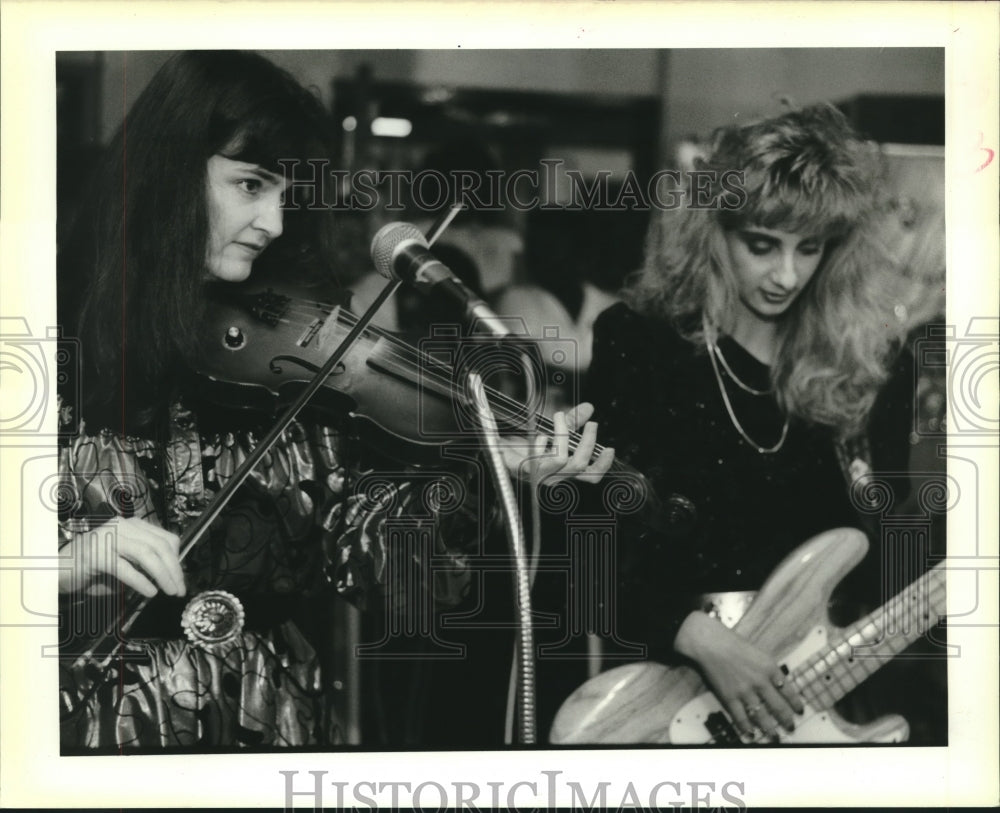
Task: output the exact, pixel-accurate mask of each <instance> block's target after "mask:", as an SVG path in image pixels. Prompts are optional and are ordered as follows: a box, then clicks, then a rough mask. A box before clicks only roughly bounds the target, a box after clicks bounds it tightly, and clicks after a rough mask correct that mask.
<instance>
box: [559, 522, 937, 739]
mask: <svg viewBox="0 0 1000 813" xmlns="http://www.w3.org/2000/svg"><path fill="white" fill-rule="evenodd" d="M866 550H867V541H866V539H865V537H864V535H863V534H861V533H860V532H859V531H856V530H852V529H837V530H834V531H829V532H827V533H825V534H821V535H820V536H817V537H814V538H813V539H811V540H810V541H808V542H806V543H805V544H804V545H802V546H801V547H799V548H798V549H797V550H795V551H794V552H793V553H792V554H791V555H789V556H788V557H787V558H786V559H785V560H784V561H783V562H782V563H781V564H780V565H779V566H778V568H777V569H776V570H775V571H774V572H773V573H772V575H771V576H770V578H769V579H768V580H767V582H766V583H765V584H764V586H763V587H762V589H761V591H760V593H759V594H758V595H757V596H756V597H755V598H754V600H753V602H752V603H751V604H750V606H749V608H748V609H747V611H746V613H745V614H744V615H743V617H742V618H741V619H740V620H739V621H738V622H737V624H736V625H735V626H734V628H733V629H734V630H735V631H736V632H737V633H739V634H740V635H742V636H743V637H745V638H747V639H748V640H750V641H752V642H753V643H754V644H756V645H757V646H758V647H759V648H760V649H762V650H763V651H765V652H768V653H770V654H772V655H773V656H774V657H775V658H776V660H777V662H778V663H780V664H782V665H783V666H784V667H786V669H787V670H788V674H789V679H791V680H793V681H794V682H795V685H796V687H797V688H798V689H799V691H800V693H801V694H802V696H803V699H804V700H805V705H806V710H805V713H804V714H802V715H797V717H796V726H795V731H794V732H786V731H784V730H782V731H781V732H780V734H779V735H778V738H777V740H768V739H764V738H763V735H762V734H761V735H760V738H759V739H757V740H756V741H755V742H758V743H764V744H766V743H775V742H780V743H788V744H796V743H830V744H837V743H841V744H846V743H876V742H879V743H885V742H902V741H905V740H906V739H907V737H908V736H909V726H908V725H907V723H906V721H905V720H904V719H903V718H902V717H899V716H898V715H892V716H887V717H884V718H881V719H879V720H876V721H875V722H872V723H869V724H867V725H855V724H852V723H849V722H847V721H846V720H844V719H843V718H842V717H840V716H839V715H837V714H836V713H835V712H834V711H833V709H832V706H833V704H834V703H835V702H836V701H837V700H839V699H840V697H842V696H843V695H844V694H846V693H847V692H848V691H850V690H851V689H853V688H854V687H855V686H857V685H858V684H859V683H861V681H863V680H864V679H865V678H867V677H868V676H869V675H870V674H871V673H872V672H874V671H875V670H876V669H877V668H879V666H881V665H882V664H883V663H884V662H885V661H886V659H888V658H891V657H892V656H893V655H894V654H896V653H898V652H899V651H901V650H902V649H903V648H904V647H905V646H906V645H908V644H909V643H910V642H912V640H915V639H916V637H918V636H919V635H921V634H923V632H924V631H925V630H926V629H927V628H928V626H929V625H930V624H932V623H936V621H937V620H938V617H939V615H940V614H941V613H943V604H944V593H943V591H944V583H943V570H942V571H941V572H939V573H937V574H936V575H937V576H938V577H939V582H940V583H939V584H933V583H930V582H928V581H927V578H926V577H927V576H930V575H935V574H934V571H931V572H930V573H929V574H925V578H923V579H922V580H921V581H920V582H918V583H915V584H914V585H911V586H910V588H908V589H907V591H904V593H903V594H900V596H897V597H896V598H895V599H894V600H893V601H892V602H890V603H889V604H887V605H886V606H885V607H883V608H880V611H878V612H876V613H872V614H871V615H870V616H867V617H866V618H864V619H862V620H861V621H859V622H857V623H856V624H853V625H851V626H850V627H848V628H840V627H835V626H833V625H832V624H831V623H830V621H829V618H828V615H827V605H828V603H829V599H830V595H831V593H832V592H833V589H834V587H835V586H836V585H837V584H838V582H840V580H841V579H842V578H843V576H844V575H845V574H846V573H847V572H848V571H850V570H851V569H852V568H853V567H855V566H856V565H857V564H858V562H860V561H861V559H862V558H863V557H864V555H865V552H866ZM939 567H940V566H939ZM934 590H936V591H937V594H934V592H933V591H934ZM931 605H934V606H931ZM892 612H895V613H897V617H896V620H897V624H896V626H895V628H896V629H899V628H900V624H902V625H903V626H904V627H906V629H905V633H904V634H901V635H898V636H893V638H895V639H897V640H892V639H890V638H887V637H886V636H885V635H883V634H882V630H884V629H886V628H887V627H886V625H885V623H884V620H885V617H886V613H892ZM900 613H902V615H899V614H900ZM550 741H551V742H552V743H553V744H614V743H618V744H625V743H662V744H673V745H704V744H716V745H739V744H741V741H740V739H739V737H738V735H737V734H736V732H735V730H734V728H733V726H732V724H731V722H730V720H729V717H728V716H727V714H726V713H725V711H724V710H723V707H722V705H721V704H720V703H719V701H718V699H717V698H716V697H715V695H714V694H713V693H712V692H711V690H710V689H709V688H708V687H707V686H706V684H705V683H704V682H703V681H702V679H701V676H700V675H699V673H698V672H697V671H696V670H695V669H693V668H688V667H684V666H679V667H667V666H664V665H662V664H659V663H653V662H644V663H634V664H628V665H626V666H621V667H618V668H615V669H611V670H609V671H607V672H603V673H602V674H600V675H598V676H597V677H595V678H593V679H591V680H589V681H587V682H586V683H584V684H583V685H582V686H580V687H579V688H578V689H577V690H576V691H575V692H574V693H573V694H572V695H571V696H570V697H569V698H568V699H567V700H566V701H565V702H564V703H563V705H562V707H561V708H560V710H559V713H558V714H557V716H556V719H555V722H554V724H553V726H552V731H551V734H550Z"/></svg>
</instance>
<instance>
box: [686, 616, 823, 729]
mask: <svg viewBox="0 0 1000 813" xmlns="http://www.w3.org/2000/svg"><path fill="white" fill-rule="evenodd" d="M674 649H676V650H677V652H679V653H680V654H681V655H684V656H685V657H688V658H690V659H691V660H693V661H695V662H696V663H697V664H698V666H699V668H700V669H701V673H702V675H703V677H704V678H705V680H706V681H707V682H708V684H709V685H710V686H711V687H712V689H713V690H714V692H715V695H716V697H718V698H719V701H720V702H721V703H722V705H723V707H724V708H725V709H726V711H727V712H728V713H729V716H730V717H731V718H732V720H733V723H734V724H735V725H736V728H737V730H738V731H739V733H740V735H741V736H742V737H743V738H744V739H746V740H750V739H752V738H753V733H754V729H759V730H760V731H762V732H763V733H764V734H765V735H766V736H767V737H769V738H771V739H776V738H777V735H778V731H777V727H778V725H781V726H784V728H785V729H786V730H787V731H794V730H795V717H794V715H795V714H802V712H803V710H804V707H803V705H802V697H801V696H800V695H799V693H798V691H797V690H796V689H795V686H794V685H793V683H792V681H791V680H786V677H785V673H784V672H783V671H782V669H781V667H780V666H779V665H778V664H777V663H775V661H774V658H773V657H771V656H770V655H768V654H767V653H765V652H763V651H761V650H760V649H758V648H757V647H756V646H754V645H753V644H752V643H750V642H749V641H747V640H746V639H745V638H741V637H740V636H739V635H737V634H736V633H734V632H732V631H731V630H729V629H728V628H726V627H725V626H724V625H723V624H722V623H721V622H720V621H718V620H717V619H716V618H713V617H712V616H710V615H706V614H705V613H702V612H693V613H691V615H689V616H688V617H687V618H686V619H685V620H684V623H683V624H681V628H680V630H679V631H678V633H677V637H676V639H675V640H674Z"/></svg>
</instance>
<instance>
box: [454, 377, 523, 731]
mask: <svg viewBox="0 0 1000 813" xmlns="http://www.w3.org/2000/svg"><path fill="white" fill-rule="evenodd" d="M468 387H469V392H470V393H471V396H472V400H473V403H474V405H475V407H476V411H477V414H478V417H479V422H480V429H481V431H482V436H483V445H484V446H485V448H486V460H487V462H488V463H489V467H490V474H491V475H492V477H493V482H494V483H495V485H496V488H497V493H498V495H499V497H500V505H501V508H502V509H503V513H504V520H505V522H504V529H505V530H506V532H507V542H508V545H509V546H510V551H511V556H512V557H513V559H514V570H515V584H514V600H515V604H516V606H517V612H518V641H517V657H516V660H517V671H518V681H517V683H518V686H519V688H520V691H519V692H518V695H517V696H518V700H519V701H520V702H519V708H518V710H519V712H520V714H519V718H518V722H519V725H518V738H517V739H518V742H520V743H521V744H522V745H531V744H534V743H535V742H536V740H537V720H536V709H535V655H534V652H535V640H534V631H533V627H532V621H531V580H530V576H529V572H528V560H527V551H526V544H525V536H524V529H523V527H522V526H521V517H520V515H519V514H518V511H517V498H516V496H515V494H514V487H513V485H512V483H511V478H510V474H509V473H508V471H507V467H506V465H505V464H504V460H503V453H502V451H501V450H500V433H499V431H498V429H497V422H496V418H495V417H494V415H493V411H492V409H491V408H490V403H489V401H488V400H487V398H486V390H485V388H484V386H483V380H482V378H481V377H480V376H479V374H478V373H476V372H470V373H469V377H468Z"/></svg>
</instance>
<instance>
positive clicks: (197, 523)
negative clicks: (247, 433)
mask: <svg viewBox="0 0 1000 813" xmlns="http://www.w3.org/2000/svg"><path fill="white" fill-rule="evenodd" d="M464 208H465V207H464V205H463V204H461V203H455V204H453V205H452V206H450V207H449V208H448V210H447V211H446V212H445V213H444V214H443V215H442V216H441V218H440V219H439V220H438V221H437V222H436V223H435V224H434V225H433V226H432V227H431V231H430V233H429V235H428V238H427V240H428V245H430V244H433V243H434V241H436V240H437V238H438V237H440V236H441V234H442V233H443V232H444V230H445V229H446V228H447V227H448V226H449V225H450V224H451V222H452V221H453V220H454V219H455V217H456V216H457V215H458V213H459V212H460V211H462V209H464ZM399 285H400V280H398V279H393V280H389V282H388V283H387V284H386V285H385V287H384V288H383V289H382V290H381V291H380V292H379V294H378V296H377V297H375V299H374V300H373V301H372V303H371V304H370V305H369V306H368V308H367V309H366V310H365V312H364V313H363V314H362V315H361V317H360V318H359V319H358V320H357V322H355V324H354V326H353V327H352V328H351V329H350V331H348V333H347V335H346V336H345V337H344V339H343V340H342V341H341V343H340V344H339V345H338V346H337V348H336V350H334V351H333V353H332V354H331V355H330V357H329V358H328V359H327V360H326V362H325V363H324V364H323V366H322V367H320V368H319V370H318V371H317V372H316V374H315V375H314V376H313V377H312V379H311V380H310V381H309V384H308V385H307V386H306V387H305V389H303V390H302V392H301V393H299V396H298V397H297V398H296V399H295V401H294V402H292V404H291V405H289V406H288V408H287V409H286V410H285V412H284V413H283V414H282V415H281V417H280V418H279V419H278V420H277V421H276V422H275V423H274V425H273V426H272V427H271V429H270V430H269V431H268V433H267V434H266V435H265V436H264V437H263V438H262V439H261V441H260V443H258V444H257V445H256V446H255V447H254V449H253V451H252V452H251V453H250V454H249V455H248V456H247V457H246V459H245V460H244V461H243V463H241V464H240V466H239V467H238V468H237V469H236V471H234V472H233V474H232V476H231V477H230V478H229V479H228V480H227V481H226V484H225V485H224V486H223V487H222V488H221V489H220V490H219V492H218V493H217V494H216V495H215V499H213V500H212V502H211V503H210V504H209V505H208V507H207V508H206V509H205V510H204V511H203V512H202V513H201V514H200V515H199V516H198V518H197V519H195V520H194V522H193V523H192V524H191V525H190V526H189V527H188V529H187V530H186V531H185V532H184V535H183V536H182V537H181V544H180V550H179V551H178V559H179V560H180V561H184V558H185V557H186V556H187V555H188V553H190V552H191V550H192V549H193V548H194V546H195V545H196V544H197V543H198V542H199V541H200V540H201V538H202V536H204V534H205V531H207V530H208V528H209V526H210V525H211V524H212V523H213V522H214V521H215V520H216V519H217V518H218V516H219V514H221V513H222V511H223V509H224V508H225V507H226V505H227V504H228V503H229V501H230V500H231V499H232V497H233V495H234V494H235V493H236V490H237V489H238V488H239V487H240V486H241V485H243V483H244V482H246V480H247V478H248V477H249V476H250V474H251V472H253V470H254V467H255V466H256V465H257V463H258V462H259V461H260V459H261V458H262V457H263V456H264V455H265V454H267V453H268V452H269V451H270V450H271V447H272V446H274V444H275V443H276V442H277V440H278V438H279V437H280V436H281V433H282V432H284V431H285V429H287V428H288V426H289V424H291V422H292V421H293V420H295V418H296V417H297V416H298V414H299V412H300V411H301V410H302V408H303V407H304V406H305V405H306V404H307V403H308V402H309V400H310V399H311V398H312V397H313V396H314V395H315V394H316V392H317V391H318V390H319V388H320V387H322V386H323V384H324V382H325V381H326V379H327V378H328V377H329V376H330V374H331V373H332V372H333V371H334V369H335V368H336V366H337V364H338V363H339V362H340V360H341V359H342V358H343V357H344V356H345V355H346V354H347V352H348V351H349V350H350V349H351V347H353V345H354V343H355V341H357V339H358V337H359V336H360V335H361V334H362V333H363V332H364V331H365V330H366V329H367V327H368V325H369V324H370V323H371V321H372V318H373V317H374V316H375V314H376V313H377V312H378V310H379V309H380V308H381V307H382V305H383V303H385V301H386V300H387V299H388V298H389V297H390V296H392V294H393V293H395V291H396V289H397V288H398V287H399ZM152 598H153V597H151V596H149V597H148V596H143V595H142V594H141V593H138V592H134V591H133V592H132V593H131V594H130V595H129V596H128V598H127V599H126V601H125V607H124V620H123V621H122V622H121V623H120V624H119V623H118V622H117V619H116V620H114V621H112V622H110V623H109V624H108V626H107V627H105V629H104V631H103V632H102V633H100V634H99V635H98V636H97V638H95V639H94V641H93V642H92V643H91V645H90V646H89V647H87V649H86V650H85V651H84V652H83V653H82V654H81V655H79V656H78V657H77V658H76V659H75V660H74V661H73V667H74V668H79V667H82V666H83V665H84V664H87V663H91V662H93V661H94V659H95V658H96V657H98V656H99V655H100V653H101V651H102V650H103V649H105V648H106V646H107V643H108V642H109V641H112V640H113V643H112V646H111V648H110V649H109V650H108V651H107V653H106V654H105V655H104V656H103V657H101V659H100V660H99V661H98V667H99V668H101V669H107V667H108V666H109V665H110V664H111V661H112V659H113V658H114V656H115V654H116V653H117V652H118V650H119V649H120V647H121V645H122V644H123V643H124V640H123V636H124V635H125V634H126V633H128V631H129V630H130V629H131V628H132V627H133V625H134V624H135V622H136V621H137V620H138V618H139V616H140V614H141V613H142V611H143V610H144V609H145V608H146V607H147V606H148V605H149V602H150V601H151V600H152Z"/></svg>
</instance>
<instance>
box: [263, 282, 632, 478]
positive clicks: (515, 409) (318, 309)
mask: <svg viewBox="0 0 1000 813" xmlns="http://www.w3.org/2000/svg"><path fill="white" fill-rule="evenodd" d="M289 311H295V312H296V313H299V312H300V311H301V316H300V318H298V319H292V318H287V317H275V318H276V319H277V321H280V322H282V323H284V324H288V325H291V326H297V327H302V328H303V329H306V328H308V327H309V326H310V325H312V324H313V323H314V322H315V320H316V318H317V316H320V315H322V316H331V315H333V313H334V312H335V311H339V312H338V313H337V320H338V322H339V323H341V324H342V325H344V326H345V327H347V328H348V329H350V328H351V327H353V326H354V325H355V324H357V316H356V315H355V314H353V313H352V312H351V311H349V310H347V309H346V308H327V306H325V305H323V304H321V303H320V302H319V301H318V300H311V299H299V298H293V297H290V298H289V302H288V304H287V306H286V312H289ZM367 331H368V332H369V333H370V334H371V335H373V336H375V337H377V338H378V339H381V340H382V341H383V342H384V343H385V345H386V347H387V348H388V350H387V357H388V358H389V359H390V360H394V361H398V362H399V363H400V364H402V365H404V366H408V367H410V368H413V369H416V368H417V367H418V366H419V367H420V368H421V369H422V371H423V372H422V375H423V376H424V378H425V379H427V380H428V381H429V382H431V383H435V384H437V385H438V386H440V387H442V388H443V389H445V390H446V391H447V392H448V393H450V394H451V395H457V394H460V390H459V388H458V387H457V386H456V385H455V383H454V380H453V378H452V377H451V376H450V375H446V374H444V373H443V372H438V370H439V369H440V368H441V367H445V366H446V365H444V364H443V363H442V362H439V361H437V360H435V359H433V358H432V357H431V356H428V355H427V354H426V353H424V352H423V351H421V350H418V349H417V348H414V347H413V346H412V345H410V344H408V343H407V342H405V341H403V340H401V339H399V338H398V337H397V336H395V335H394V334H393V333H391V332H390V331H387V330H385V329H383V328H379V327H377V326H374V325H370V326H369V327H368V328H367ZM486 392H487V394H488V396H489V397H490V402H491V403H492V404H493V405H494V407H495V408H497V407H499V408H500V409H501V410H502V411H503V417H504V418H506V419H508V420H510V419H513V418H514V417H515V416H516V415H517V414H518V413H519V412H520V411H523V409H524V408H525V407H526V404H524V403H522V402H521V401H519V400H517V399H516V398H513V397H511V396H508V395H507V394H506V393H504V392H503V391H502V390H498V389H496V388H495V387H490V386H487V387H486ZM537 426H538V428H539V429H541V430H542V432H543V433H544V434H545V435H547V436H548V437H549V438H552V437H554V436H555V422H554V421H553V420H552V419H551V418H549V417H547V416H545V415H539V416H538V418H537ZM581 440H582V434H581V433H580V432H579V431H573V432H570V433H569V435H568V444H567V445H568V451H569V453H570V454H573V453H574V452H575V451H576V449H577V447H578V446H579V444H580V442H581ZM604 449H605V447H604V446H603V445H601V444H599V443H596V444H595V445H594V452H593V454H594V456H595V457H596V456H597V455H599V454H600V453H601V452H603V451H604ZM612 468H613V469H616V470H619V471H621V470H623V469H627V468H628V467H627V466H626V465H624V464H622V463H621V462H620V461H619V460H617V459H616V460H615V461H614V463H613V464H612Z"/></svg>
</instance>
